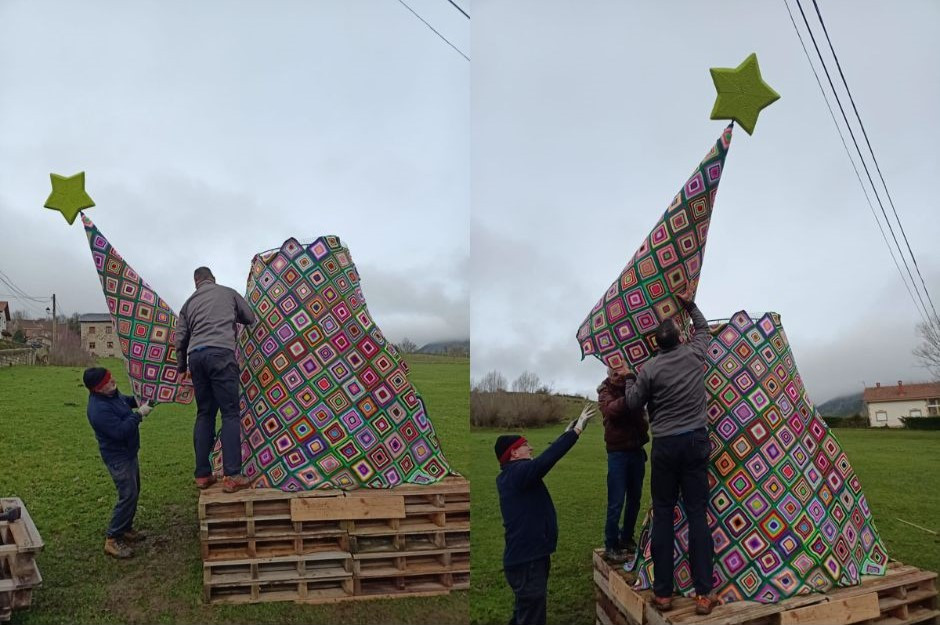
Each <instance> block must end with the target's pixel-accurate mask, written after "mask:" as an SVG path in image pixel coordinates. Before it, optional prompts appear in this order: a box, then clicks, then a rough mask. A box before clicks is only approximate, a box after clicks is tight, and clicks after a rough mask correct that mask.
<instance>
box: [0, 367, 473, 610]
mask: <svg viewBox="0 0 940 625" xmlns="http://www.w3.org/2000/svg"><path fill="white" fill-rule="evenodd" d="M406 359H407V361H408V362H409V364H410V365H411V376H410V377H411V380H412V381H413V382H414V384H415V386H417V388H418V390H419V391H420V392H421V393H422V395H423V396H424V399H425V401H426V404H427V408H428V412H429V414H430V416H431V419H432V421H433V423H434V425H435V429H436V430H437V432H438V434H439V436H440V439H441V442H442V445H443V447H444V451H445V454H446V456H447V458H448V460H449V461H450V462H451V464H452V465H453V466H454V468H455V469H456V470H457V471H460V472H461V473H464V474H466V472H467V470H468V468H469V448H470V444H469V438H468V435H467V432H468V426H467V424H468V414H469V389H468V380H469V375H470V364H469V360H468V359H466V358H463V359H453V358H443V357H424V356H414V355H409V356H407V358H406ZM102 364H103V365H104V366H107V367H109V368H110V369H111V370H112V372H114V373H115V374H117V379H118V383H119V385H120V388H121V389H122V390H123V391H124V392H128V389H129V388H130V387H129V384H128V382H127V378H126V376H125V375H124V373H123V370H122V367H121V364H120V362H118V361H105V362H103V363H102ZM81 372H82V370H81V369H80V368H67V367H7V368H3V369H0V494H2V495H3V496H17V497H20V498H21V499H22V500H23V501H24V503H25V505H26V507H27V509H28V510H29V513H30V515H32V517H33V519H34V520H35V522H36V525H37V526H38V528H39V531H40V533H41V534H42V537H43V539H44V541H45V543H46V547H45V550H44V551H43V552H42V554H41V555H40V557H39V560H38V562H39V570H40V572H41V573H42V576H43V587H42V588H41V589H39V590H37V591H34V593H33V604H32V608H31V609H30V610H28V611H21V612H20V611H18V612H15V613H14V616H13V620H14V622H18V623H66V622H67V623H74V622H78V623H249V622H250V623H338V622H356V623H431V622H434V623H466V622H467V620H468V618H469V616H468V610H469V608H468V602H467V596H468V593H467V592H455V593H453V594H451V595H449V596H444V597H431V598H422V599H399V600H394V601H387V600H386V601H378V600H376V601H357V602H349V603H345V604H333V605H327V606H306V605H299V604H293V603H277V604H274V603H269V604H261V605H239V606H206V605H203V604H202V562H201V559H200V553H199V537H198V536H199V525H198V521H197V516H196V502H197V499H198V495H197V491H196V489H195V488H194V487H193V484H192V475H193V451H192V425H193V419H194V415H195V405H194V404H193V405H189V406H182V405H176V404H164V405H161V406H158V407H157V408H156V409H155V410H154V412H153V413H152V414H151V415H150V416H149V417H148V418H147V419H145V421H144V423H143V424H142V425H141V450H140V466H141V469H140V470H141V498H140V504H139V507H138V512H137V523H136V525H137V527H138V528H139V529H143V530H144V531H146V532H148V534H150V538H148V539H147V541H146V543H145V544H144V548H143V549H142V550H141V552H140V553H138V555H137V556H136V557H135V558H133V559H132V560H128V561H115V560H112V559H111V558H108V557H107V556H105V555H104V553H103V552H102V545H103V542H104V532H105V529H106V528H107V524H108V520H109V518H110V513H111V508H112V506H113V505H114V499H115V492H114V485H113V483H112V482H111V479H110V477H109V475H108V472H107V469H106V468H105V466H104V465H103V464H102V462H101V458H100V456H99V455H98V447H97V444H96V442H95V437H94V433H93V432H92V430H91V426H90V425H89V424H88V420H87V418H86V416H85V406H86V400H87V395H88V393H87V391H86V390H85V389H84V387H83V386H82V382H81Z"/></svg>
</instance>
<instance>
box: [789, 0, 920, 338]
mask: <svg viewBox="0 0 940 625" xmlns="http://www.w3.org/2000/svg"><path fill="white" fill-rule="evenodd" d="M784 3H786V0H784ZM796 6H797V8H798V9H799V10H800V15H801V16H802V17H803V23H804V24H805V25H806V30H807V32H808V33H809V36H810V39H811V40H812V42H813V47H814V48H815V50H816V56H817V57H818V58H819V62H820V64H821V65H822V68H823V71H824V72H825V74H826V79H827V81H828V82H829V88H830V89H831V90H832V94H833V95H834V96H835V99H836V104H837V105H838V107H839V111H840V112H841V113H842V119H843V121H844V122H845V126H846V129H847V130H848V131H849V136H850V137H851V138H852V143H853V144H854V145H855V151H856V152H857V153H858V156H859V160H861V163H862V168H863V169H864V170H865V175H866V177H867V178H868V182H869V184H870V185H871V188H872V191H873V192H874V194H875V200H876V201H877V202H878V206H879V207H880V208H881V213H882V215H883V216H884V219H885V223H886V224H887V226H888V232H890V233H891V238H892V239H893V240H894V245H895V247H896V248H897V250H898V252H899V254H900V256H901V262H902V263H903V264H904V268H905V269H906V270H907V274H908V276H909V277H910V280H911V284H912V285H913V286H914V291H915V292H916V293H917V299H918V300H920V305H921V306H922V307H923V312H922V313H921V315H922V316H924V313H926V317H927V319H929V317H930V314H929V313H928V312H927V305H926V304H925V303H924V298H923V297H922V296H921V293H920V290H918V289H917V282H916V281H915V280H914V275H913V273H912V272H911V268H910V265H908V263H907V259H906V258H905V257H904V253H903V251H902V249H901V245H900V243H899V242H898V238H897V235H896V234H895V233H894V228H893V227H892V226H891V220H889V219H888V213H887V211H886V210H885V207H884V203H883V202H882V201H881V196H880V195H879V194H878V189H877V187H876V186H875V182H874V180H873V179H872V177H871V171H870V170H869V169H868V164H867V163H866V162H865V158H864V156H863V155H862V151H861V149H860V148H859V146H858V140H857V139H856V138H855V132H854V131H853V130H852V125H851V124H850V123H849V119H848V116H847V115H846V114H845V108H843V106H842V100H841V98H839V93H838V92H837V91H836V88H835V84H833V82H832V76H831V75H830V73H829V68H828V67H827V66H826V61H825V59H823V56H822V53H821V52H820V51H819V45H818V44H817V43H816V36H815V35H814V34H813V29H812V28H811V27H810V25H809V20H807V19H806V13H805V12H804V11H803V5H802V4H801V3H800V0H796ZM789 10H790V7H789V5H787V11H789ZM791 19H792V14H791ZM794 26H795V22H794ZM797 33H798V34H799V30H797ZM820 87H821V85H820ZM823 97H824V98H827V96H826V93H825V90H823ZM837 125H838V124H837ZM927 319H925V321H927Z"/></svg>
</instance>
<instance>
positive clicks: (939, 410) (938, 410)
mask: <svg viewBox="0 0 940 625" xmlns="http://www.w3.org/2000/svg"><path fill="white" fill-rule="evenodd" d="M927 414H928V415H930V416H931V417H937V416H940V397H931V398H930V399H928V400H927Z"/></svg>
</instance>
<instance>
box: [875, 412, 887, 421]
mask: <svg viewBox="0 0 940 625" xmlns="http://www.w3.org/2000/svg"><path fill="white" fill-rule="evenodd" d="M887 420H888V413H887V412H885V411H884V410H879V411H877V412H876V413H875V421H887Z"/></svg>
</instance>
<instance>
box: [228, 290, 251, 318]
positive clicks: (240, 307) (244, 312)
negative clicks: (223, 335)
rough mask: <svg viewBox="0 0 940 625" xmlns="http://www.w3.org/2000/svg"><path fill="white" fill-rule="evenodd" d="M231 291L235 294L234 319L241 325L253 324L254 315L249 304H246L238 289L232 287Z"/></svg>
mask: <svg viewBox="0 0 940 625" xmlns="http://www.w3.org/2000/svg"><path fill="white" fill-rule="evenodd" d="M232 293H233V294H234V295H235V319H236V320H237V321H238V323H240V324H242V325H246V326H250V325H252V324H254V322H255V320H256V317H255V312H254V311H253V310H252V309H251V306H249V305H248V302H246V301H245V298H244V297H242V296H241V295H239V294H238V291H235V290H234V289H233V290H232Z"/></svg>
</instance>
